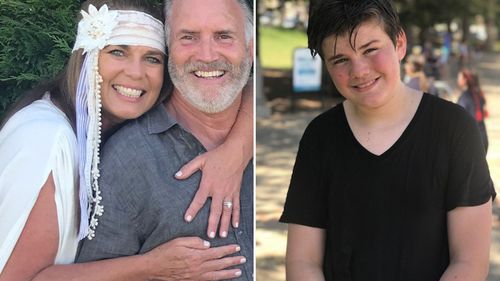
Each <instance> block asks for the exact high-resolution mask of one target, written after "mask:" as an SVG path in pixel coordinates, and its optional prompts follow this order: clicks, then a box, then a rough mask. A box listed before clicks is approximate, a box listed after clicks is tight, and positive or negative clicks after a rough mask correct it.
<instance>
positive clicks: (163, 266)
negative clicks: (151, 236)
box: [144, 237, 246, 281]
mask: <svg viewBox="0 0 500 281" xmlns="http://www.w3.org/2000/svg"><path fill="white" fill-rule="evenodd" d="M239 250H240V248H239V246H238V245H226V246H220V247H214V248H210V243H208V242H207V241H203V240H202V239H200V238H198V237H181V238H177V239H174V240H171V241H168V242H166V243H165V244H162V245H160V246H158V247H156V248H155V249H153V250H151V251H150V252H148V253H146V254H144V257H145V258H147V259H148V262H147V265H148V266H147V267H148V268H149V270H148V272H149V274H148V276H149V278H150V279H151V280H193V281H194V280H226V279H232V278H236V277H238V276H240V275H241V270H240V269H238V268H234V266H236V265H239V264H242V263H245V262H246V259H245V258H244V257H243V256H228V255H232V254H235V253H237V252H238V251H239Z"/></svg>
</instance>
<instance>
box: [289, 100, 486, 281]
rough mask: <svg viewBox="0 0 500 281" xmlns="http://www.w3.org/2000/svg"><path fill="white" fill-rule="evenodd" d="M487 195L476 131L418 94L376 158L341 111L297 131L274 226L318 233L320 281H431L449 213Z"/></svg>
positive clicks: (445, 259)
mask: <svg viewBox="0 0 500 281" xmlns="http://www.w3.org/2000/svg"><path fill="white" fill-rule="evenodd" d="M494 194H495V191H494V188H493V184H492V182H491V179H490V175H489V171H488V166H487V163H486V160H485V152H484V149H483V145H482V143H481V139H480V136H479V132H478V129H477V125H476V122H475V121H474V120H473V119H472V118H470V116H468V115H467V114H466V112H465V111H464V110H463V109H462V108H461V107H459V106H457V105H454V104H452V103H450V102H447V101H444V100H441V99H439V98H436V97H433V96H431V95H428V94H424V96H423V97H422V100H421V102H420V105H419V107H418V109H417V111H416V113H415V116H414V117H413V119H412V120H411V122H410V124H409V125H408V127H407V128H406V130H405V131H404V132H403V134H402V135H401V137H400V138H399V139H398V140H397V141H396V142H395V144H394V145H393V146H392V147H390V148H389V149H388V150H387V151H386V152H384V153H383V154H382V155H380V156H377V155H374V154H372V153H370V152H369V151H368V150H366V149H365V148H364V147H363V146H362V145H361V144H360V143H359V142H358V141H357V140H356V139H355V137H354V135H353V133H352V131H351V130H350V128H349V125H348V123H347V120H346V117H345V113H344V108H343V106H342V105H341V104H340V105H338V106H336V107H334V108H332V109H330V110H329V111H327V112H325V113H323V114H321V115H320V116H318V117H317V118H316V119H314V120H313V121H312V122H311V123H310V124H309V126H308V127H307V129H306V131H305V132H304V135H303V137H302V139H301V141H300V146H299V152H298V154H297V159H296V162H295V166H294V170H293V175H292V179H291V182H290V188H289V190H288V195H287V199H286V203H285V208H284V211H283V215H282V217H281V219H280V221H281V222H286V223H295V224H301V225H307V226H311V227H318V228H324V229H326V249H325V259H324V273H325V277H326V279H327V280H335V281H338V280H353V281H356V280H360V281H366V280H381V281H382V280H383V281H390V280H394V281H403V280H416V281H417V280H418V281H422V280H426V281H429V280H439V278H440V276H441V275H442V273H443V272H444V270H445V269H446V267H447V266H448V264H449V253H448V237H447V225H446V214H447V212H448V211H450V210H452V209H454V208H456V207H459V206H474V205H480V204H483V203H485V202H487V201H488V200H490V199H491V198H492V196H494Z"/></svg>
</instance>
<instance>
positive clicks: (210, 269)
mask: <svg viewBox="0 0 500 281" xmlns="http://www.w3.org/2000/svg"><path fill="white" fill-rule="evenodd" d="M237 251H238V249H237V246H236V245H227V246H222V247H217V248H210V245H209V243H207V242H205V241H203V240H202V239H200V238H197V237H183V238H177V239H174V240H171V241H169V242H167V243H165V244H163V245H161V246H159V247H157V248H155V249H153V250H151V251H150V252H148V253H146V254H144V255H136V256H130V257H122V258H115V259H108V260H101V261H95V262H87V263H79V264H69V265H53V266H50V267H48V268H46V269H45V270H43V271H42V272H40V273H39V274H38V275H37V276H36V278H34V279H33V281H63V280H64V281H68V280H71V281H80V280H81V281H128V280H130V281H137V280H145V281H146V280H183V281H188V280H193V281H194V280H224V279H231V278H235V277H237V276H239V275H241V270H239V269H226V268H228V267H230V266H235V265H238V264H241V263H242V259H243V257H241V256H237V257H224V256H227V255H229V254H234V253H235V252H237ZM220 257H222V258H220ZM13 280H14V279H13ZM15 280H16V281H19V279H15Z"/></svg>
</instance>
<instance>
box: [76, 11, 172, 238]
mask: <svg viewBox="0 0 500 281" xmlns="http://www.w3.org/2000/svg"><path fill="white" fill-rule="evenodd" d="M81 14H82V16H83V18H82V20H80V22H79V23H78V33H77V36H76V42H75V46H74V47H73V51H76V50H78V49H83V54H85V53H86V54H87V55H86V56H85V60H84V62H83V64H82V69H81V71H80V77H79V79H78V85H77V89H76V127H77V130H76V131H77V133H76V134H77V140H78V149H79V151H78V153H79V175H80V183H79V187H80V191H79V193H80V230H79V235H78V236H79V238H80V239H83V238H84V237H85V236H87V237H88V238H89V239H92V238H93V237H95V229H96V227H97V224H98V217H99V216H102V214H103V212H104V208H103V206H102V205H101V200H102V197H101V195H100V194H101V192H100V190H99V182H98V179H99V176H100V174H99V159H100V158H99V146H100V143H101V125H102V123H101V107H102V104H101V86H100V83H101V82H102V77H101V75H100V74H99V67H98V57H99V51H100V50H101V49H102V48H104V47H105V46H107V45H134V46H147V47H151V48H155V49H158V50H160V51H161V52H163V53H165V31H164V29H163V23H162V22H161V21H159V20H157V19H155V18H154V17H152V16H150V15H148V14H146V13H143V12H138V11H132V10H111V11H110V10H108V6H107V5H103V6H102V7H101V8H100V9H99V10H97V9H96V7H94V6H93V5H89V12H88V13H87V12H85V11H83V10H82V11H81ZM89 218H90V222H89Z"/></svg>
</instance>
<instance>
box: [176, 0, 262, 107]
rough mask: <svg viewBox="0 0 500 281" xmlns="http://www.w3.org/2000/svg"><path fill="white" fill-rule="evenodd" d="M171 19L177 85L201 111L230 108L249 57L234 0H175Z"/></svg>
mask: <svg viewBox="0 0 500 281" xmlns="http://www.w3.org/2000/svg"><path fill="white" fill-rule="evenodd" d="M169 23H170V42H168V43H169V62H168V70H169V73H170V76H171V78H172V82H173V83H174V86H175V88H176V90H177V91H178V92H179V93H180V94H181V96H182V97H183V98H185V99H186V100H187V101H188V102H189V103H190V104H191V105H193V106H195V107H196V108H197V109H199V110H201V111H203V112H206V113H216V112H221V111H223V110H225V109H226V108H228V107H229V106H230V105H231V104H232V103H233V102H234V101H235V99H236V97H237V96H238V95H239V94H240V93H241V90H242V88H243V86H244V85H245V84H246V82H247V80H248V76H249V73H250V69H251V66H252V59H253V54H252V42H250V43H249V44H247V41H246V38H245V15H244V12H243V10H242V9H241V7H240V6H239V4H238V3H237V1H235V0H182V1H174V2H173V5H172V11H171V17H170V19H169Z"/></svg>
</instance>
